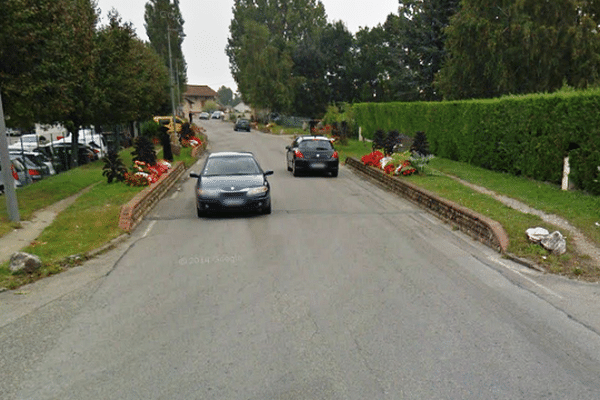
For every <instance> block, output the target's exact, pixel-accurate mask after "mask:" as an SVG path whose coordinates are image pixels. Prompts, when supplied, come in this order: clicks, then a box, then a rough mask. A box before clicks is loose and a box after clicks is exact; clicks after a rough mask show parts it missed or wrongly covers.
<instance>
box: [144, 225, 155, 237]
mask: <svg viewBox="0 0 600 400" xmlns="http://www.w3.org/2000/svg"><path fill="white" fill-rule="evenodd" d="M154 224H156V221H152V222H150V225H148V228H146V231H145V232H144V234H143V235H142V238H145V237H146V236H148V234H149V233H150V231H151V230H152V228H153V227H154Z"/></svg>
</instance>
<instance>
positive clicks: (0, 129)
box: [0, 94, 20, 222]
mask: <svg viewBox="0 0 600 400" xmlns="http://www.w3.org/2000/svg"><path fill="white" fill-rule="evenodd" d="M0 163H1V165H2V177H3V178H4V179H3V181H4V194H5V196H6V209H7V210H8V218H9V219H10V220H11V221H12V222H19V220H20V217H19V205H18V203H17V191H16V189H15V185H14V181H15V178H14V177H13V175H12V171H11V166H12V164H11V162H10V155H9V153H8V140H7V139H6V124H5V122H4V109H3V108H2V94H0Z"/></svg>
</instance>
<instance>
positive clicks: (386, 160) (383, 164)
mask: <svg viewBox="0 0 600 400" xmlns="http://www.w3.org/2000/svg"><path fill="white" fill-rule="evenodd" d="M392 160H393V159H392V157H383V158H382V159H381V161H379V162H380V163H381V169H384V168H385V166H386V165H387V164H388V163H390V162H392Z"/></svg>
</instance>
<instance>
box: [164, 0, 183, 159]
mask: <svg viewBox="0 0 600 400" xmlns="http://www.w3.org/2000/svg"><path fill="white" fill-rule="evenodd" d="M169 5H171V4H170V2H169ZM160 13H161V15H162V16H163V17H166V18H167V47H168V49H169V83H170V86H171V113H172V116H173V134H172V136H171V146H172V147H173V153H174V154H177V155H178V154H179V138H178V137H177V120H176V115H175V90H174V88H173V85H174V83H173V57H172V55H171V25H170V23H169V21H170V18H171V17H172V16H173V14H171V13H170V12H167V11H161V12H160Z"/></svg>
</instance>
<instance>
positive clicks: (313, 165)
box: [311, 162, 325, 168]
mask: <svg viewBox="0 0 600 400" xmlns="http://www.w3.org/2000/svg"><path fill="white" fill-rule="evenodd" d="M311 167H312V168H325V163H320V162H316V163H312V164H311Z"/></svg>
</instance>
